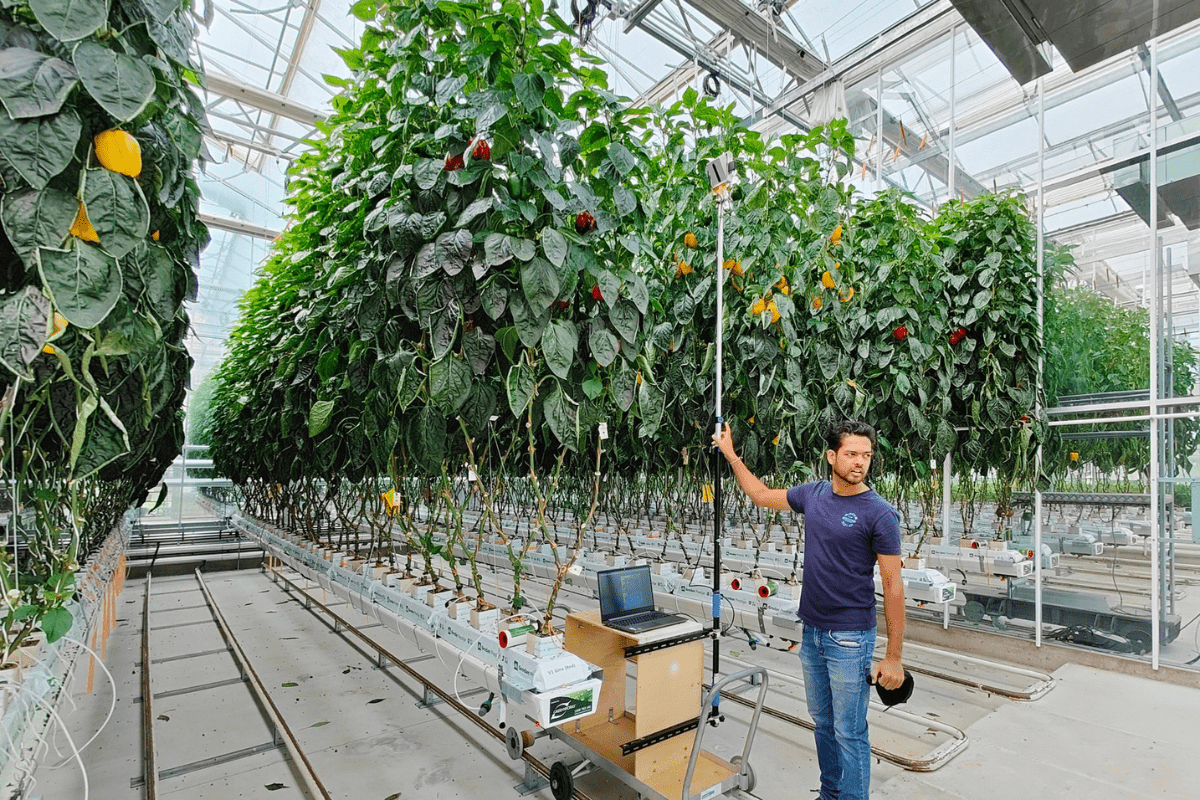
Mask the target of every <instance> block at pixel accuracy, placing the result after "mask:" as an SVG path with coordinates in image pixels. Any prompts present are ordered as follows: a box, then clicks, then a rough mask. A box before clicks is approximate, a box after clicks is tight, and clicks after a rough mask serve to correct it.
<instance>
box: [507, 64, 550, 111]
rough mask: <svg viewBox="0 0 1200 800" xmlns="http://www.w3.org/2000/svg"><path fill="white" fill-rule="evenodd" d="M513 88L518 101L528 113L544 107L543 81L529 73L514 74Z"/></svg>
mask: <svg viewBox="0 0 1200 800" xmlns="http://www.w3.org/2000/svg"><path fill="white" fill-rule="evenodd" d="M513 88H514V89H516V92H517V100H519V101H520V102H521V105H522V106H524V107H525V110H526V111H534V110H536V109H538V108H541V106H542V94H543V93H544V91H545V90H544V88H543V87H542V79H541V78H540V77H539V76H537V75H530V74H529V73H527V72H515V73H513Z"/></svg>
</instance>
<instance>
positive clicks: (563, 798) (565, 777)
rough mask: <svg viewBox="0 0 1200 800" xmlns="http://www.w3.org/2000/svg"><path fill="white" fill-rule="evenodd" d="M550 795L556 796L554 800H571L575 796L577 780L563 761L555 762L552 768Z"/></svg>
mask: <svg viewBox="0 0 1200 800" xmlns="http://www.w3.org/2000/svg"><path fill="white" fill-rule="evenodd" d="M550 794H552V795H554V800H571V796H572V795H573V794H575V779H574V778H572V777H571V770H569V769H567V765H566V764H564V763H563V762H561V761H555V762H554V764H553V765H551V767H550Z"/></svg>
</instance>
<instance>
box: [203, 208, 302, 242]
mask: <svg viewBox="0 0 1200 800" xmlns="http://www.w3.org/2000/svg"><path fill="white" fill-rule="evenodd" d="M196 216H197V218H198V219H199V220H200V221H201V222H203V223H204V224H205V225H207V226H208V227H210V228H213V229H214V230H218V231H229V232H230V233H240V234H242V235H243V236H252V237H254V238H255V239H264V240H266V241H268V242H273V241H275V239H276V238H277V237H278V236H279V234H280V233H282V231H277V230H272V229H271V228H264V227H263V226H262V225H255V224H254V223H252V222H246V221H244V220H240V219H233V218H232V217H218V216H217V215H216V214H209V213H208V212H205V211H201V212H200V213H199V214H197V215H196Z"/></svg>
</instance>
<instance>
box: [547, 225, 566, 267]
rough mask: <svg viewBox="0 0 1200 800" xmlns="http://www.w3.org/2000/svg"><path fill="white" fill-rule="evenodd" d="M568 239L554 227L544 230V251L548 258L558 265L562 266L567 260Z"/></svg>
mask: <svg viewBox="0 0 1200 800" xmlns="http://www.w3.org/2000/svg"><path fill="white" fill-rule="evenodd" d="M567 249H568V248H567V240H566V239H565V238H564V237H563V235H562V234H561V233H559V232H558V231H557V230H555V229H554V228H545V229H543V230H542V251H543V252H544V253H545V254H546V259H547V260H548V261H549V262H550V263H551V264H553V265H554V266H556V267H561V266H562V265H563V263H565V262H566V260H567Z"/></svg>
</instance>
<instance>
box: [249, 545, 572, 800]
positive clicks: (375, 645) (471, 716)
mask: <svg viewBox="0 0 1200 800" xmlns="http://www.w3.org/2000/svg"><path fill="white" fill-rule="evenodd" d="M262 569H263V571H264V572H267V573H268V574H270V576H271V578H272V579H273V580H274V581H275V582H276V583H277V584H278V583H279V582H280V581H282V582H283V584H286V585H285V586H284V587H283V588H284V590H285V591H286V592H288V593H289V594H291V593H292V592H296V593H297V594H299V595H300V596H301V597H303V598H304V607H305V608H307V609H309V610H310V611H311V610H312V607H313V606H316V607H317V608H318V609H320V610H321V611H322V612H323V613H325V614H326V615H327V616H328V617H329V618H330V619H332V620H333V622H334V629H335V630H337V629H339V628H344V629H345V630H346V631H347V632H349V633H351V634H353V635H354V636H355V637H357V638H358V640H359V641H361V642H362V643H363V644H365V645H366V646H367V647H369V648H370V649H372V650H374V651H375V653H376V654H377V656H378V658H379V659H380V665H381V666H382V660H383V659H387V660H388V661H390V662H391V663H392V664H394V665H395V666H397V667H399V668H400V669H401V670H403V671H404V673H405V674H406V675H408V676H409V677H410V678H411V679H412V680H414V681H416V682H417V683H419V684H420V685H421V687H422V688H423V689H424V691H426V692H428V693H429V694H433V695H436V696H437V698H438V699H439V700H441V701H442V702H443V703H445V704H446V705H448V706H450V707H451V708H453V709H454V710H455V711H457V712H459V714H461V715H462V716H463V717H464V718H465V719H467V720H469V721H471V722H472V723H474V724H475V726H476V727H477V728H479V729H480V730H482V731H483V732H484V733H486V734H488V735H489V736H491V737H492V738H493V739H496V740H497V741H500V742H503V741H504V733H502V732H501V731H500V729H499V728H496V727H494V726H492V725H491V724H490V723H488V722H487V721H486V720H484V719H483V718H482V717H480V716H479V715H478V714H477V713H476V711H475V709H472V708H468V707H467V706H466V705H464V704H463V703H460V702H459V701H458V699H457V698H456V697H454V695H452V694H450V693H449V692H447V691H445V690H444V689H442V688H441V687H440V686H439V685H438V684H437V683H435V682H434V681H432V680H430V679H428V678H426V677H425V676H424V675H422V674H421V673H420V672H418V671H417V670H415V669H413V667H412V666H411V665H410V664H408V663H406V662H405V661H404V660H403V659H401V658H400V657H399V656H397V655H395V654H394V653H392V652H391V651H390V650H388V649H387V648H386V647H384V646H383V645H381V644H380V643H379V642H377V641H375V640H374V639H372V638H371V637H370V636H368V635H367V634H365V633H363V632H362V631H361V630H359V629H358V628H357V627H355V626H354V625H353V624H352V623H350V622H348V621H347V620H346V619H345V618H344V617H342V616H341V615H339V614H338V613H337V612H335V611H333V610H332V609H330V608H329V606H327V605H325V604H324V603H322V602H321V601H320V600H318V599H317V598H315V597H313V596H312V595H311V594H309V592H308V590H307V589H305V588H303V587H301V586H300V585H299V584H298V583H296V582H295V581H293V580H292V579H291V578H289V577H288V576H286V575H284V574H283V573H282V572H280V571H279V570H278V569H277V568H275V567H267V566H266V565H264V566H263V567H262ZM521 759H522V760H523V761H524V762H525V763H526V764H527V765H528V768H529V769H532V770H533V771H535V772H537V773H538V774H539V775H541V776H542V777H543V778H545V779H547V780H548V779H549V777H550V767H548V766H546V764H545V763H544V762H543V761H542V760H541V759H539V758H538V757H537V756H535V755H533V754H532V753H530V752H529V751H528V750H526V751H525V752H523V753H522V754H521ZM574 789H575V795H574V796H575V797H576V798H577V800H595V799H594V798H593V797H592V796H591V795H589V794H587V793H586V792H585V791H584V790H583V789H581V788H579V787H578V786H576V787H574Z"/></svg>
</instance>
